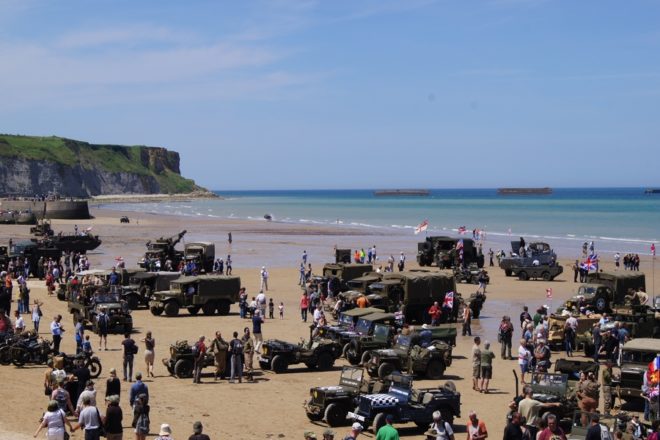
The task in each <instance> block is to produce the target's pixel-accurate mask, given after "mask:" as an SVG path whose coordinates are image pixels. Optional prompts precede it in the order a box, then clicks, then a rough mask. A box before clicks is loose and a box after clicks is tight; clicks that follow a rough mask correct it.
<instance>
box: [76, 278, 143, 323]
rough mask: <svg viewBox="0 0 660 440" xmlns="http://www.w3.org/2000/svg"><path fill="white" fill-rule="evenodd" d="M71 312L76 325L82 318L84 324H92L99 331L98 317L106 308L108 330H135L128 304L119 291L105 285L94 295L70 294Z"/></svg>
mask: <svg viewBox="0 0 660 440" xmlns="http://www.w3.org/2000/svg"><path fill="white" fill-rule="evenodd" d="M67 308H68V310H69V313H71V315H72V316H73V323H74V325H75V324H76V323H77V322H78V320H79V319H80V318H82V320H83V322H82V323H83V325H85V326H91V328H92V331H94V333H98V331H99V328H98V320H97V317H98V315H99V314H100V313H101V310H104V311H105V313H106V315H108V332H110V333H130V332H131V331H133V317H132V316H131V310H130V309H129V308H128V304H126V302H125V301H122V299H121V294H120V293H119V291H116V292H113V291H111V290H109V289H108V288H105V287H100V288H98V289H97V290H96V291H95V292H94V295H93V296H85V295H74V294H72V295H70V296H69V299H68V301H67Z"/></svg>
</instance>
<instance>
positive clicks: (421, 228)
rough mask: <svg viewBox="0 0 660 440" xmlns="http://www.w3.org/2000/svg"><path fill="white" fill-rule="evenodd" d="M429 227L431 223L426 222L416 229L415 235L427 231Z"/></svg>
mask: <svg viewBox="0 0 660 440" xmlns="http://www.w3.org/2000/svg"><path fill="white" fill-rule="evenodd" d="M428 227H429V221H428V220H424V221H423V222H421V223H420V224H419V225H418V226H417V227H416V228H415V235H417V234H419V233H420V232H424V231H426V230H427V229H428Z"/></svg>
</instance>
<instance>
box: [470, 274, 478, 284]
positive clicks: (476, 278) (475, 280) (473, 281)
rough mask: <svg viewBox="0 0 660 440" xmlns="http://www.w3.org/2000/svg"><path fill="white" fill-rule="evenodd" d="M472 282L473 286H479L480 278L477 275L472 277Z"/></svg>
mask: <svg viewBox="0 0 660 440" xmlns="http://www.w3.org/2000/svg"><path fill="white" fill-rule="evenodd" d="M470 282H471V283H472V284H479V277H478V276H476V275H472V277H471V278H470Z"/></svg>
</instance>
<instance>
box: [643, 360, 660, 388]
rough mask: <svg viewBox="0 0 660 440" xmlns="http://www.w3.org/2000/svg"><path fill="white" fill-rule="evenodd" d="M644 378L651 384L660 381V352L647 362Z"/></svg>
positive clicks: (656, 383)
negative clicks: (647, 367)
mask: <svg viewBox="0 0 660 440" xmlns="http://www.w3.org/2000/svg"><path fill="white" fill-rule="evenodd" d="M646 379H647V380H648V382H649V384H651V385H658V383H660V354H659V355H657V356H656V357H655V359H653V360H652V361H651V362H650V363H649V371H648V372H647V373H646Z"/></svg>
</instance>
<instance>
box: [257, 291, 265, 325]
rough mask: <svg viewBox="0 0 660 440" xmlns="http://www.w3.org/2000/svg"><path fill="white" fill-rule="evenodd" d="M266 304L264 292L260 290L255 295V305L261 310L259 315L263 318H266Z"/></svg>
mask: <svg viewBox="0 0 660 440" xmlns="http://www.w3.org/2000/svg"><path fill="white" fill-rule="evenodd" d="M266 306H267V301H266V294H265V293H264V291H263V290H262V291H260V292H259V294H258V295H257V307H259V310H261V316H262V317H263V318H264V319H266Z"/></svg>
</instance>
